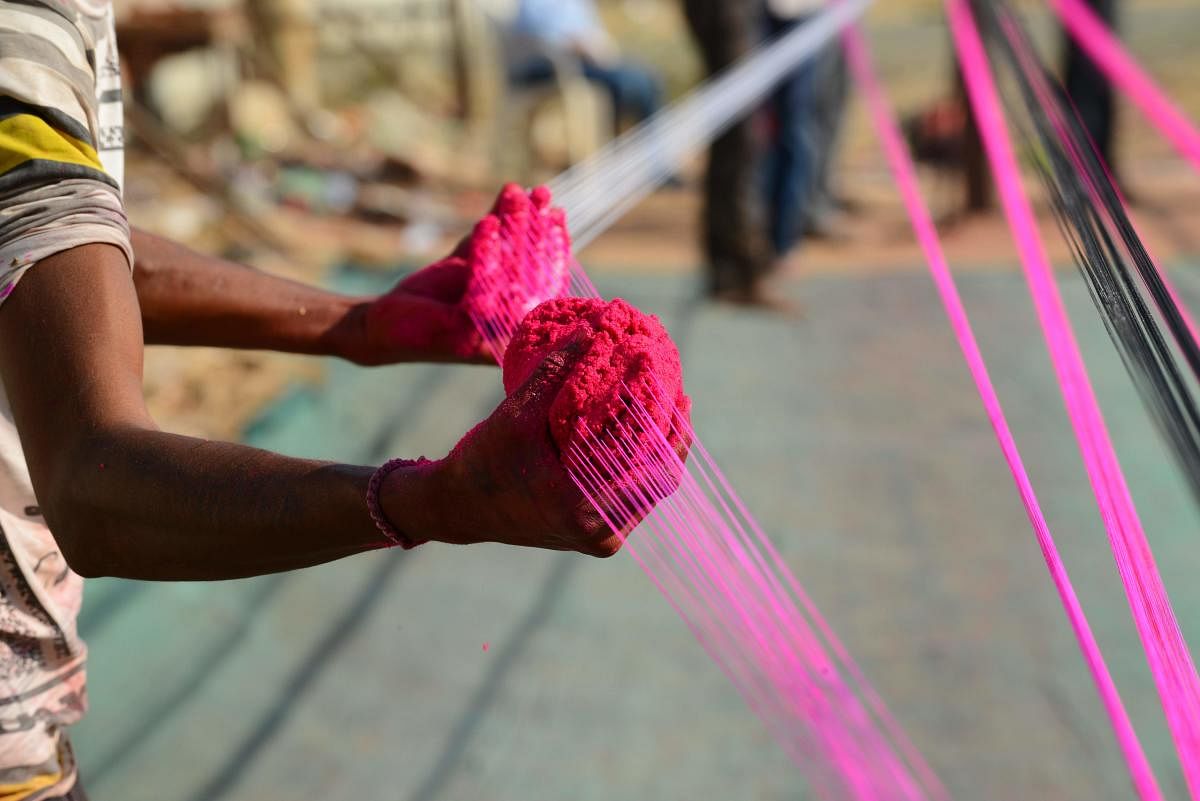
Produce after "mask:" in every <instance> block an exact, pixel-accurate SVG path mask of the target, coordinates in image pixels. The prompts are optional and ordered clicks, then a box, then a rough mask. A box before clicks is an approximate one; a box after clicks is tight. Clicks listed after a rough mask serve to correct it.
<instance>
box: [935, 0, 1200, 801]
mask: <svg viewBox="0 0 1200 801" xmlns="http://www.w3.org/2000/svg"><path fill="white" fill-rule="evenodd" d="M946 5H947V11H948V14H949V18H950V27H951V31H952V33H953V36H954V43H955V47H956V49H957V51H958V56H959V63H960V65H961V67H962V71H963V76H964V80H965V83H966V87H967V93H968V96H969V98H970V101H971V104H972V108H973V109H974V113H975V115H976V118H977V119H978V120H979V130H980V133H981V136H982V138H983V142H984V148H985V150H986V151H987V154H988V158H989V160H990V161H991V164H992V171H993V173H994V175H995V177H996V184H997V188H998V190H999V193H1000V198H1001V202H1002V204H1003V206H1004V210H1005V214H1006V216H1007V217H1008V221H1009V225H1010V227H1011V228H1012V232H1013V237H1014V240H1015V241H1016V244H1017V248H1018V251H1019V253H1020V256H1021V263H1022V267H1023V268H1024V271H1025V276H1026V281H1027V283H1028V284H1029V288H1030V293H1031V294H1032V296H1033V301H1034V306H1035V308H1036V310H1037V314H1038V320H1039V323H1040V325H1041V327H1042V331H1043V335H1044V337H1045V339H1046V343H1047V347H1048V350H1049V352H1050V357H1051V362H1052V364H1053V366H1054V370H1055V374H1056V375H1057V377H1058V381H1059V384H1060V386H1061V389H1062V393H1063V400H1064V403H1065V405H1066V409H1067V415H1068V417H1069V419H1070V421H1071V425H1072V428H1073V429H1074V431H1075V436H1076V439H1077V441H1078V443H1079V447H1080V453H1081V455H1082V457H1083V462H1084V467H1085V468H1086V470H1087V474H1088V479H1089V481H1090V482H1091V485H1092V490H1093V493H1094V494H1095V497H1096V501H1097V504H1098V506H1099V509H1100V514H1101V518H1102V520H1103V522H1104V527H1105V530H1106V532H1107V533H1108V537H1109V542H1110V545H1111V546H1112V551H1113V556H1114V558H1115V560H1116V564H1117V571H1118V574H1119V575H1120V578H1121V583H1122V585H1123V586H1124V588H1125V594H1126V597H1127V599H1128V601H1129V606H1130V611H1131V613H1132V616H1133V621H1134V625H1135V627H1136V629H1137V632H1138V636H1139V638H1140V639H1141V643H1142V647H1143V649H1144V651H1145V652H1146V658H1147V662H1148V664H1149V666H1150V672H1151V675H1152V676H1153V678H1154V682H1155V686H1156V687H1157V689H1158V694H1159V699H1160V701H1161V703H1162V707H1163V711H1164V713H1165V715H1166V718H1167V725H1168V727H1169V728H1170V731H1171V735H1172V737H1173V739H1174V741H1175V747H1176V751H1177V752H1178V754H1179V759H1180V763H1181V766H1182V768H1183V774H1184V778H1185V780H1186V781H1187V784H1188V787H1189V789H1190V791H1191V794H1192V797H1193V798H1195V797H1197V791H1198V790H1200V680H1198V679H1197V675H1196V669H1195V666H1194V664H1193V663H1192V658H1191V654H1190V653H1189V651H1188V648H1187V644H1186V642H1185V641H1184V639H1183V634H1182V633H1181V632H1180V630H1179V625H1178V622H1177V620H1176V618H1175V614H1174V610H1173V609H1172V608H1171V604H1170V600H1169V599H1168V597H1167V594H1166V590H1165V588H1164V587H1163V584H1162V578H1161V576H1160V575H1159V573H1158V568H1157V566H1156V565H1155V562H1154V557H1153V554H1152V553H1151V550H1150V545H1149V543H1148V542H1147V540H1146V536H1145V532H1144V531H1143V529H1142V525H1141V521H1140V520H1139V519H1138V515H1137V509H1136V507H1135V506H1134V503H1133V499H1132V496H1131V495H1130V493H1129V488H1128V485H1127V484H1126V482H1125V477H1124V474H1123V473H1122V472H1121V467H1120V464H1119V462H1118V460H1117V456H1116V452H1115V450H1114V449H1113V445H1112V441H1111V439H1110V438H1109V435H1108V430H1107V427H1106V426H1105V423H1104V419H1103V416H1102V415H1101V412H1100V407H1099V403H1098V402H1097V400H1096V396H1095V393H1094V392H1093V390H1092V387H1091V383H1090V381H1089V379H1088V375H1087V370H1086V368H1085V367H1084V364H1083V358H1082V356H1081V355H1080V352H1079V347H1078V344H1077V343H1076V341H1075V336H1074V332H1073V330H1072V328H1071V324H1070V320H1069V318H1068V317H1067V313H1066V309H1065V307H1064V306H1063V303H1062V298H1061V296H1060V295H1059V293H1058V286H1057V284H1056V283H1055V278H1054V275H1053V270H1052V268H1051V265H1050V261H1049V258H1048V257H1047V255H1046V252H1045V248H1044V246H1043V244H1042V241H1041V238H1040V236H1039V235H1038V231H1037V223H1036V220H1035V218H1034V215H1033V210H1032V208H1031V206H1030V204H1029V201H1028V199H1027V198H1026V197H1025V194H1024V190H1023V187H1022V184H1021V177H1020V172H1019V170H1018V167H1017V162H1016V159H1015V157H1014V155H1013V150H1012V144H1011V142H1010V141H1009V138H1008V132H1007V128H1006V125H1005V121H1004V117H1003V114H1002V113H1001V110H1000V103H999V99H998V96H997V92H996V87H995V84H994V81H993V79H992V75H991V70H990V68H989V66H988V63H987V58H986V55H985V53H984V49H983V43H982V41H981V40H980V38H979V32H978V30H977V29H976V26H975V22H974V20H973V19H972V17H971V13H970V10H969V7H968V5H967V0H946Z"/></svg>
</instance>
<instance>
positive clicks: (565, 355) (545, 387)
mask: <svg viewBox="0 0 1200 801" xmlns="http://www.w3.org/2000/svg"><path fill="white" fill-rule="evenodd" d="M590 340H591V337H589V336H588V334H587V332H586V331H577V332H576V333H574V334H572V335H571V337H570V339H568V340H567V341H566V343H564V344H563V345H561V346H559V347H558V348H556V349H555V350H554V351H553V352H551V353H550V354H548V355H547V356H546V358H544V359H542V363H541V364H539V365H538V366H537V368H536V369H535V370H534V371H533V373H532V374H531V375H530V376H529V378H528V379H526V380H525V383H524V384H522V385H521V386H520V388H518V389H517V390H516V391H515V392H513V393H512V395H511V396H509V400H510V401H511V402H512V403H513V405H514V407H515V409H516V411H517V413H518V414H519V415H520V416H522V417H533V418H536V417H543V418H544V417H546V415H547V413H548V412H549V409H550V404H551V403H553V402H554V398H555V397H556V396H557V395H558V391H559V390H560V389H561V388H562V386H563V384H565V383H566V381H567V378H568V377H569V376H570V375H571V371H572V370H573V369H574V367H575V365H576V363H578V361H579V359H580V358H582V356H583V354H584V352H585V351H586V350H587V346H588V344H589V343H590Z"/></svg>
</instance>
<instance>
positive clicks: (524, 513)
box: [380, 343, 639, 556]
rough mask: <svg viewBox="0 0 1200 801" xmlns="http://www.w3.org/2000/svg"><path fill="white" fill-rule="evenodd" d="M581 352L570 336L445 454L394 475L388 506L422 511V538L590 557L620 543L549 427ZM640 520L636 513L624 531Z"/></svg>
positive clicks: (386, 491) (385, 497)
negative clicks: (425, 490)
mask: <svg viewBox="0 0 1200 801" xmlns="http://www.w3.org/2000/svg"><path fill="white" fill-rule="evenodd" d="M579 350H580V347H579V344H578V343H569V344H568V345H566V346H565V347H564V348H563V349H561V350H558V351H555V352H554V353H551V354H550V355H548V356H547V357H546V358H545V360H543V362H542V363H541V365H540V366H539V367H538V368H537V369H536V370H535V371H534V373H533V375H531V376H530V378H529V380H528V381H526V382H525V384H524V385H523V386H521V387H520V388H518V389H517V390H516V391H514V392H513V393H512V394H510V395H509V396H508V397H507V398H506V399H505V400H504V402H503V403H501V404H500V406H498V407H497V408H496V410H495V411H494V412H493V413H492V414H491V416H489V417H488V418H487V419H486V420H484V421H483V422H482V423H480V424H479V425H478V426H476V427H475V428H474V429H473V430H472V431H471V432H470V433H468V434H467V435H466V436H465V437H463V439H462V441H461V442H459V444H458V445H457V446H455V448H454V450H453V451H451V452H450V455H449V456H447V457H446V458H445V459H442V460H440V461H438V462H432V463H429V464H427V465H425V466H423V467H421V468H414V470H413V471H402V470H397V471H396V472H394V473H392V474H389V475H388V477H387V478H386V479H385V480H384V484H383V487H382V489H381V491H380V502H381V504H382V505H383V509H384V513H385V514H388V515H389V517H392V516H393V515H394V518H393V519H404V518H403V517H402V516H401V512H402V511H408V512H409V518H410V519H411V518H412V516H413V514H416V515H418V517H417V519H416V520H415V528H414V530H413V531H410V532H406V533H408V534H409V535H410V536H413V537H414V538H418V539H434V540H440V541H442V542H450V543H456V544H467V543H474V542H501V543H505V544H508V545H519V546H525V547H533V548H548V549H551V550H560V551H578V552H581V553H585V554H589V555H592V556H611V555H612V554H614V553H616V552H617V551H618V550H620V547H621V543H622V538H621V536H618V534H616V533H615V532H613V531H612V529H610V528H609V527H608V526H607V525H606V524H605V523H604V519H603V517H602V515H600V514H599V513H598V512H597V511H596V509H595V508H594V507H593V506H592V505H591V504H590V503H589V502H588V501H587V500H586V499H585V498H584V496H583V494H582V493H581V492H580V491H579V490H578V489H577V488H576V486H575V484H574V483H573V482H572V481H571V478H570V476H568V475H567V471H566V469H565V468H564V467H563V464H562V458H561V456H560V455H559V452H558V448H557V446H556V445H555V444H554V439H553V437H552V436H551V434H550V426H549V423H548V411H549V406H550V402H551V400H552V399H553V398H554V397H555V396H556V395H557V394H558V390H559V388H560V387H561V385H562V384H563V382H564V381H566V378H567V375H568V374H569V373H570V371H571V369H572V367H573V365H574V362H575V361H576V360H577V359H578V356H579ZM414 478H415V479H416V482H414ZM418 484H419V485H424V486H426V487H428V486H433V487H435V488H436V489H435V491H434V492H433V493H432V499H433V500H432V502H430V495H423V496H415V495H413V494H412V493H413V489H412V488H413V487H414V486H416V485H418ZM417 501H422V503H417ZM391 510H395V511H391ZM636 522H639V521H636V520H630V521H629V525H628V526H627V527H626V530H625V531H624V532H623V533H627V532H628V530H629V529H632V528H633V525H634V524H635V523H636Z"/></svg>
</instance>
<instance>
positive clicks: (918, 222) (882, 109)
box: [843, 25, 1162, 801]
mask: <svg viewBox="0 0 1200 801" xmlns="http://www.w3.org/2000/svg"><path fill="white" fill-rule="evenodd" d="M843 42H844V45H845V49H846V54H847V58H848V61H849V64H850V69H851V73H852V74H853V75H854V78H855V80H856V82H857V84H858V87H859V90H860V91H861V93H862V96H863V98H864V100H865V102H866V104H867V109H868V111H869V113H870V116H871V119H872V121H873V123H874V125H875V129H876V132H877V133H878V135H879V138H880V142H881V144H882V146H883V150H884V153H885V155H886V156H887V161H888V165H889V166H890V168H891V170H892V174H893V175H894V177H895V179H896V185H897V187H898V188H899V190H900V195H901V197H902V199H903V201H904V205H905V208H906V209H907V210H908V215H909V218H910V219H911V221H912V226H913V231H914V233H915V234H916V237H917V241H918V242H919V243H920V245H921V249H922V251H924V254H925V260H926V262H927V263H928V265H929V272H930V275H931V276H932V278H933V282H934V285H935V286H936V288H937V290H938V294H939V295H940V296H941V299H942V305H943V306H944V307H945V309H946V315H947V316H948V317H949V319H950V327H951V328H952V329H953V331H954V335H955V337H956V338H957V340H958V344H959V348H960V349H961V350H962V354H963V358H964V359H965V360H966V363H967V369H968V370H969V371H970V373H971V378H972V379H973V380H974V382H975V387H976V389H977V390H978V392H979V395H980V398H981V399H982V401H983V408H984V411H985V412H986V413H987V416H988V420H989V421H990V422H991V426H992V430H993V431H994V432H995V435H996V440H997V442H998V443H999V445H1000V451H1001V453H1003V455H1004V460H1005V462H1007V464H1008V469H1009V472H1011V473H1012V477H1013V481H1014V482H1015V483H1016V485H1017V492H1018V493H1019V494H1020V496H1021V502H1022V503H1023V504H1024V506H1025V513H1026V515H1027V516H1028V517H1029V522H1030V524H1031V525H1032V526H1033V531H1034V536H1035V537H1036V538H1037V542H1038V545H1039V546H1040V548H1041V551H1042V557H1043V558H1044V559H1045V561H1046V568H1047V569H1048V570H1049V571H1050V577H1051V580H1052V581H1053V582H1054V587H1055V589H1056V590H1057V591H1058V595H1059V599H1060V601H1061V603H1062V605H1063V609H1064V611H1065V612H1066V614H1067V619H1068V620H1069V621H1070V624H1071V629H1072V631H1074V633H1075V639H1076V641H1077V642H1078V644H1079V649H1080V651H1081V652H1082V654H1083V658H1084V661H1085V662H1086V663H1087V666H1088V670H1089V671H1090V672H1091V674H1092V680H1093V681H1094V682H1095V684H1096V690H1097V692H1098V693H1099V695H1100V700H1101V702H1102V703H1103V704H1104V708H1105V711H1106V712H1107V713H1108V717H1109V721H1110V723H1111V725H1112V727H1113V731H1114V732H1115V733H1116V737H1117V743H1118V745H1119V747H1120V749H1121V753H1122V755H1123V756H1124V757H1125V761H1126V763H1127V765H1128V767H1129V772H1130V776H1131V779H1132V781H1133V785H1134V787H1135V789H1136V790H1137V793H1138V797H1139V798H1141V799H1143V801H1155V800H1157V799H1161V798H1162V794H1161V792H1160V791H1159V788H1158V783H1157V781H1156V780H1155V777H1154V773H1153V771H1152V770H1151V768H1150V764H1149V762H1148V761H1147V759H1146V755H1145V752H1144V751H1143V749H1142V746H1141V743H1140V742H1139V741H1138V737H1137V733H1136V732H1135V731H1134V728H1133V724H1132V723H1131V722H1130V720H1129V716H1128V714H1127V713H1126V711H1125V706H1124V704H1123V703H1122V702H1121V696H1120V694H1119V693H1118V692H1117V688H1116V684H1115V683H1114V682H1113V679H1112V675H1111V674H1110V672H1109V670H1108V665H1107V664H1106V663H1105V661H1104V656H1103V654H1102V653H1101V651H1100V646H1099V644H1098V643H1097V642H1096V638H1095V636H1094V635H1093V634H1092V629H1091V626H1090V625H1089V624H1088V620H1087V616H1086V615H1085V614H1084V612H1083V609H1082V607H1081V605H1080V603H1079V599H1078V597H1077V596H1076V594H1075V588H1074V586H1073V585H1072V583H1071V579H1070V576H1069V575H1068V573H1067V568H1066V565H1065V564H1064V563H1063V561H1062V558H1061V556H1060V554H1059V551H1058V546H1057V545H1056V543H1055V541H1054V537H1053V535H1052V534H1051V532H1050V527H1049V524H1048V523H1047V522H1046V517H1045V515H1044V514H1043V513H1042V509H1041V505H1040V504H1039V503H1038V499H1037V494H1036V493H1035V492H1034V489H1033V484H1032V482H1031V481H1030V479H1029V474H1028V473H1027V472H1026V470H1025V465H1024V463H1023V461H1022V459H1021V454H1020V451H1019V450H1018V448H1017V444H1016V440H1015V439H1014V437H1013V434H1012V430H1011V428H1010V427H1009V425H1008V419H1007V418H1006V417H1005V414H1004V409H1003V407H1002V406H1001V403H1000V398H999V396H998V395H997V393H996V390H995V387H994V386H993V384H992V380H991V376H990V375H989V373H988V369H987V365H986V363H985V362H984V358H983V353H982V352H981V351H980V349H979V344H978V342H977V341H976V339H975V334H974V331H973V330H972V328H971V323H970V321H969V319H968V318H967V312H966V308H965V307H964V306H963V303H962V298H961V296H960V295H959V293H958V287H957V285H956V283H955V281H954V276H953V274H952V273H951V271H950V266H949V263H948V262H947V261H946V256H945V253H944V251H943V250H942V246H941V241H940V240H939V238H938V234H937V227H936V226H935V224H934V222H933V217H932V216H931V215H930V213H929V209H928V207H927V206H926V204H925V201H924V199H923V197H922V195H921V190H920V185H919V183H918V181H917V175H916V169H915V168H914V166H913V162H912V158H911V156H910V154H909V152H908V149H907V147H906V145H905V144H904V139H903V136H902V135H901V132H900V127H899V125H898V124H897V122H896V117H895V114H894V112H893V111H892V109H891V105H890V103H889V102H888V100H887V97H886V95H885V94H884V90H883V87H882V84H881V83H880V81H879V79H878V77H877V76H876V73H875V69H874V66H873V65H872V63H871V57H870V54H869V52H868V51H867V47H866V43H865V41H864V40H863V35H862V32H861V30H860V29H859V28H858V26H857V25H853V26H851V27H850V28H848V29H847V31H846V33H845V34H844V35H843Z"/></svg>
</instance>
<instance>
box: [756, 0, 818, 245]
mask: <svg viewBox="0 0 1200 801" xmlns="http://www.w3.org/2000/svg"><path fill="white" fill-rule="evenodd" d="M821 6H822V2H821V0H766V13H765V24H764V26H763V32H764V34H765V36H766V37H767V39H768V40H774V39H777V38H779V37H781V36H786V35H787V34H789V33H791V32H792V31H793V30H795V29H796V28H798V27H800V26H801V25H803V24H804V23H806V22H808V20H809V19H810V18H811V17H812V16H813V15H814V14H816V13H817V12H818V11H820V9H821ZM819 63H820V62H819V60H817V59H810V60H809V61H806V62H805V63H804V64H802V65H801V66H800V67H799V68H798V69H796V71H795V72H793V73H791V74H790V75H788V76H787V77H786V78H784V79H783V81H782V82H781V83H780V84H779V86H778V88H777V89H776V90H775V92H774V93H773V94H772V95H771V101H770V105H769V109H770V112H771V122H772V130H771V144H770V147H769V148H768V150H767V154H766V158H765V161H764V165H763V166H764V176H763V177H764V188H765V197H766V204H767V211H768V215H769V220H768V238H769V239H770V242H771V247H772V249H773V250H774V255H775V257H776V258H777V259H782V258H784V257H785V256H787V254H788V253H790V252H791V250H792V249H793V248H794V247H795V246H796V245H797V244H798V243H799V241H800V238H801V236H802V235H803V233H804V229H805V225H806V220H807V214H808V212H809V209H808V207H807V204H808V203H809V202H810V201H811V200H812V195H813V188H814V186H815V185H816V181H815V178H816V175H817V160H818V155H817V149H818V145H819V144H820V139H821V138H822V135H821V134H822V131H821V127H820V123H819V122H818V119H819V118H818V114H817V96H818V72H819Z"/></svg>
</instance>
